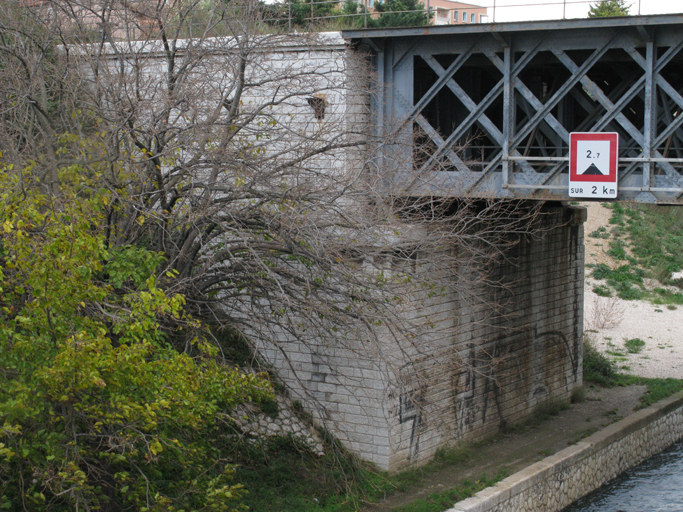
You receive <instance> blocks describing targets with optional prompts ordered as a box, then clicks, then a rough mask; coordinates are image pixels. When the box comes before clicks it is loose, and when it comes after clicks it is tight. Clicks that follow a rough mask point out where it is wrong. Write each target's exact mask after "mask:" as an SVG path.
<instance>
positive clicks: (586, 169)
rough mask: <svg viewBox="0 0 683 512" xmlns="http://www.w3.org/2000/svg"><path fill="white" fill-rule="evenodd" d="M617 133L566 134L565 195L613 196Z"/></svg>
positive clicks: (615, 184)
mask: <svg viewBox="0 0 683 512" xmlns="http://www.w3.org/2000/svg"><path fill="white" fill-rule="evenodd" d="M618 158H619V135H618V134H617V133H581V132H574V133H570V134H569V197H584V198H596V199H615V198H616V197H617V181H618V172H617V171H618V165H617V164H618Z"/></svg>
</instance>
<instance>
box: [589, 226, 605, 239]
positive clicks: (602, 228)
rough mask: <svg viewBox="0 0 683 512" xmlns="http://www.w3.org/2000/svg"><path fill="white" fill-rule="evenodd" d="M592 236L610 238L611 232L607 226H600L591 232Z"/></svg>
mask: <svg viewBox="0 0 683 512" xmlns="http://www.w3.org/2000/svg"><path fill="white" fill-rule="evenodd" d="M588 236H590V237H591V238H609V233H608V232H607V228H606V227H605V226H600V227H599V228H598V229H596V230H595V231H593V232H592V233H591V234H589V235H588Z"/></svg>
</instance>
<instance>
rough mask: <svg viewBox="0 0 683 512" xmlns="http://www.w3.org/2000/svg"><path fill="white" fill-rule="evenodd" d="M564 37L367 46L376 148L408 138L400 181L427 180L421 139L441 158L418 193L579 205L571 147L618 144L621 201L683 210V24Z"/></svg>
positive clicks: (416, 40) (509, 31)
mask: <svg viewBox="0 0 683 512" xmlns="http://www.w3.org/2000/svg"><path fill="white" fill-rule="evenodd" d="M639 20H640V22H639ZM579 22H580V23H579ZM552 26H553V28H552V29H551V30H549V29H546V28H545V27H543V26H542V25H541V24H537V25H530V24H524V25H521V24H497V25H495V24H492V25H481V27H480V31H476V30H474V29H473V28H471V27H469V28H468V31H466V32H464V33H463V32H459V31H458V30H456V27H453V29H452V30H448V31H445V30H440V31H434V32H433V34H432V33H431V32H429V31H428V32H429V34H428V35H425V36H422V37H419V36H416V35H414V34H413V33H412V32H409V31H408V30H407V31H406V32H405V34H406V35H405V36H403V35H402V32H401V30H395V31H390V32H386V31H385V32H382V36H381V37H377V38H375V39H373V37H372V33H373V32H372V31H363V32H362V36H363V37H358V38H357V41H358V42H361V43H362V42H363V41H364V40H365V41H368V42H370V43H371V44H370V46H372V47H373V48H375V49H376V53H375V57H374V63H375V66H376V69H377V76H378V79H379V81H380V89H379V93H378V94H377V95H376V96H375V97H374V98H373V113H374V115H375V116H376V117H375V124H374V126H375V127H376V128H375V130H376V134H377V135H382V136H386V135H390V134H392V133H393V136H394V144H392V145H391V146H389V147H388V149H387V151H386V152H385V153H384V154H383V162H384V165H387V166H388V165H392V166H395V167H397V168H398V173H397V174H396V176H397V178H396V179H402V178H403V177H404V176H405V175H407V174H409V173H411V174H412V173H413V172H414V171H415V170H418V169H414V165H415V164H414V163H413V162H414V151H415V150H416V148H415V147H413V144H414V140H415V137H414V134H415V133H419V134H422V135H421V137H425V138H426V139H424V140H428V141H429V145H428V146H429V147H431V148H433V150H432V151H431V152H430V153H429V154H428V155H427V156H426V157H425V158H423V159H421V160H420V161H419V162H420V163H419V165H418V167H419V173H420V179H419V180H417V181H415V183H417V184H416V185H415V187H414V188H413V189H411V190H407V191H406V193H411V194H436V195H451V196H470V197H515V198H531V199H555V200H564V199H569V198H568V195H567V192H568V174H567V168H568V139H569V133H570V132H571V131H617V132H618V133H619V134H620V155H619V156H620V160H619V165H620V182H619V196H618V199H620V200H631V201H642V202H659V203H683V158H681V156H682V155H683V95H682V94H681V92H682V91H683V76H681V75H683V73H682V74H681V75H678V74H677V73H675V72H672V69H673V68H675V67H678V66H679V64H680V66H681V67H683V17H672V16H668V17H667V16H663V17H656V16H655V17H640V18H631V19H629V21H628V23H627V26H626V27H622V26H620V25H619V24H618V22H617V21H604V20H601V21H600V22H599V23H595V24H591V23H589V22H587V21H586V20H569V21H567V22H563V23H553V24H552ZM411 30H412V29H411ZM354 34H356V35H358V33H357V32H354ZM544 66H545V67H547V69H546V68H544ZM418 67H419V70H418ZM548 74H551V75H552V74H554V75H555V77H558V76H561V77H563V78H564V82H563V83H556V82H557V80H553V81H552V84H549V83H547V77H546V76H545V75H548ZM427 75H429V76H430V77H434V78H433V79H432V78H424V77H425V76H427ZM475 75H476V76H481V77H485V78H481V83H482V84H484V83H485V85H483V86H481V87H480V88H479V89H477V88H476V86H475V83H476V79H475V78H473V77H475ZM429 80H431V81H429ZM539 81H540V83H541V86H539ZM418 84H419V87H418ZM550 85H552V87H551V86H550ZM539 87H540V89H539ZM418 90H419V91H420V92H419V93H418V92H416V91H418ZM418 96H419V97H418ZM453 98H457V101H454V100H453ZM449 102H450V103H449ZM439 109H441V110H439ZM449 116H450V117H449ZM444 119H445V121H444ZM451 119H452V122H451V125H450V126H449V125H448V122H449V120H451ZM421 140H422V139H421ZM463 140H468V141H470V142H471V144H470V145H469V146H467V147H464V148H463V147H462V143H463ZM474 149H476V150H477V151H479V153H480V154H481V156H480V157H478V159H473V158H472V156H471V155H469V156H468V154H469V153H473V152H474ZM671 154H674V155H675V157H671V156H670V155H671ZM415 161H417V160H415Z"/></svg>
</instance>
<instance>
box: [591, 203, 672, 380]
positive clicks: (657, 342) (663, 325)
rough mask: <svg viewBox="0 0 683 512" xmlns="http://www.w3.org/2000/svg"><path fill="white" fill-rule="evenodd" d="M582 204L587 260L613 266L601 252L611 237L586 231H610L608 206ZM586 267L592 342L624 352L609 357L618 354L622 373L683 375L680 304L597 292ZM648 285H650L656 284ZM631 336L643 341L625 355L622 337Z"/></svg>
mask: <svg viewBox="0 0 683 512" xmlns="http://www.w3.org/2000/svg"><path fill="white" fill-rule="evenodd" d="M582 206H586V207H587V208H588V220H587V222H586V224H585V226H584V232H585V241H586V263H606V264H608V265H610V266H612V267H614V263H615V262H614V261H612V260H611V258H610V257H609V256H608V255H607V254H605V251H607V250H608V249H609V240H603V239H596V238H592V237H589V236H588V235H589V234H590V233H591V232H593V231H595V230H596V229H597V228H598V227H599V226H605V227H607V228H608V230H609V222H608V221H609V217H610V210H608V209H607V208H605V207H603V206H602V205H601V204H600V203H584V204H582ZM589 272H590V270H589V269H586V280H585V288H584V291H585V295H584V302H585V305H584V319H585V333H586V336H587V337H588V338H590V340H591V341H592V342H593V344H594V345H595V347H596V348H598V349H600V350H601V351H603V352H612V353H614V352H624V356H614V355H612V354H610V356H611V357H612V358H615V357H617V363H618V366H619V367H620V368H622V371H624V372H625V373H631V374H634V375H639V376H642V377H659V378H666V377H674V378H677V379H683V307H681V306H679V307H677V308H676V309H673V310H671V309H668V308H667V306H655V305H653V304H651V303H649V302H647V301H633V300H621V299H619V298H616V297H599V296H597V295H596V294H595V293H593V291H592V290H593V286H594V285H595V284H597V283H600V281H595V280H593V279H591V278H590V277H589V275H588V274H589ZM649 284H650V286H654V285H655V284H656V283H649ZM646 285H648V283H646ZM632 338H640V339H641V340H643V341H644V342H645V346H644V347H643V349H642V350H641V351H640V352H639V353H637V354H629V353H628V352H627V350H626V349H625V347H624V342H625V341H626V340H628V339H632Z"/></svg>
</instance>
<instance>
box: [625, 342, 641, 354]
mask: <svg viewBox="0 0 683 512" xmlns="http://www.w3.org/2000/svg"><path fill="white" fill-rule="evenodd" d="M624 346H625V347H626V350H627V351H628V353H629V354H639V353H640V352H641V351H642V350H643V347H644V346H645V342H644V341H643V340H641V339H640V338H631V339H629V340H626V341H625V342H624Z"/></svg>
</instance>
